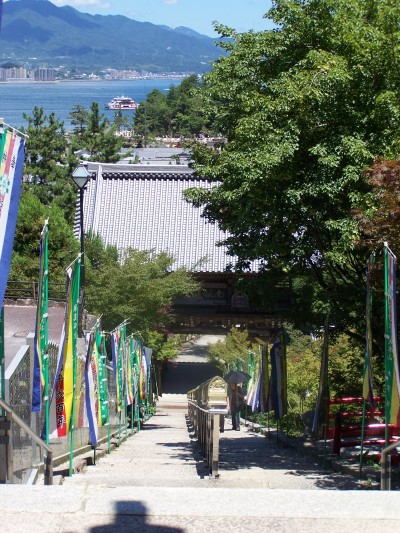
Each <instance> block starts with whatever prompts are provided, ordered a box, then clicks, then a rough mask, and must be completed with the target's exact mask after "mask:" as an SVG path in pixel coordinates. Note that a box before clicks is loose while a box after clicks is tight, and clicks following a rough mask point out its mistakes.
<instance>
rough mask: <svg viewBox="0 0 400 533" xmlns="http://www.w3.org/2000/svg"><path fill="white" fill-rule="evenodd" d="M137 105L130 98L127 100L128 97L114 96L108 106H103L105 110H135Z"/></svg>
mask: <svg viewBox="0 0 400 533" xmlns="http://www.w3.org/2000/svg"><path fill="white" fill-rule="evenodd" d="M138 106H139V104H137V103H136V102H135V101H134V100H132V98H129V96H116V97H115V98H113V99H112V100H111V102H108V104H106V105H105V108H106V109H117V110H119V109H121V110H124V109H137V108H138Z"/></svg>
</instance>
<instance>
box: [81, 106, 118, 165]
mask: <svg viewBox="0 0 400 533" xmlns="http://www.w3.org/2000/svg"><path fill="white" fill-rule="evenodd" d="M117 127H118V124H114V125H113V126H110V124H109V123H108V121H107V119H106V118H105V116H104V115H102V114H101V113H100V109H99V104H98V103H97V102H92V104H91V107H90V113H88V127H87V129H86V130H85V131H84V132H83V133H82V134H79V135H78V136H76V137H75V138H74V139H72V140H71V143H72V145H73V147H74V149H78V148H80V149H83V148H86V149H87V150H88V151H89V152H90V153H91V159H92V160H93V161H99V162H104V163H116V162H117V161H118V160H119V159H120V155H119V152H120V150H121V148H122V145H123V143H124V141H123V139H122V138H121V137H118V136H116V135H115V132H116V130H117Z"/></svg>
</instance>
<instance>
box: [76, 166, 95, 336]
mask: <svg viewBox="0 0 400 533" xmlns="http://www.w3.org/2000/svg"><path fill="white" fill-rule="evenodd" d="M90 177H91V173H90V172H89V171H88V168H87V165H85V164H83V163H81V164H80V165H79V167H77V168H76V169H75V170H74V171H73V173H72V179H73V180H74V182H75V184H76V185H77V186H78V188H79V225H80V236H81V276H80V278H81V284H80V285H81V287H80V298H79V317H78V337H83V312H84V308H85V253H84V252H85V233H84V229H83V194H84V191H85V186H86V184H87V182H88V180H89V178H90Z"/></svg>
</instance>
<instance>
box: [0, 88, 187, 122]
mask: <svg viewBox="0 0 400 533" xmlns="http://www.w3.org/2000/svg"><path fill="white" fill-rule="evenodd" d="M180 81H181V80H179V79H172V80H171V79H159V78H157V79H145V80H142V79H138V80H110V81H108V80H104V81H60V82H49V83H43V82H30V81H18V82H9V81H7V82H4V83H0V117H1V118H3V119H4V122H6V123H7V124H9V125H10V126H13V127H14V128H17V129H19V128H20V127H21V126H24V127H26V126H27V121H26V120H24V118H23V114H24V113H26V114H27V115H29V116H30V115H32V110H33V108H34V107H35V106H36V107H43V110H44V113H45V115H47V116H48V115H49V113H51V112H54V114H55V117H56V118H57V119H58V120H60V121H61V122H64V127H65V129H66V130H67V131H68V130H71V129H72V126H71V121H70V119H69V118H68V115H69V114H70V113H71V111H72V109H73V107H74V105H76V104H80V105H82V106H84V107H85V108H86V109H87V110H88V111H90V106H91V104H92V102H97V103H98V104H99V109H100V112H101V113H103V114H104V116H105V117H106V118H108V119H109V120H110V121H112V120H113V119H114V116H115V111H113V110H109V109H105V105H106V104H107V103H108V102H110V101H111V100H112V99H113V98H115V97H116V96H129V97H130V98H132V99H133V100H135V102H137V103H140V102H142V101H143V100H145V99H146V95H147V94H148V93H149V92H151V91H152V90H153V89H158V90H160V91H168V89H169V87H171V86H173V85H178V84H179V83H180ZM134 113H135V111H133V110H124V111H123V114H124V116H125V117H127V119H128V122H129V123H130V124H131V123H132V117H133V115H134Z"/></svg>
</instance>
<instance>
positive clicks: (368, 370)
mask: <svg viewBox="0 0 400 533" xmlns="http://www.w3.org/2000/svg"><path fill="white" fill-rule="evenodd" d="M374 259H375V256H374V255H373V254H372V255H371V257H370V258H369V261H368V264H367V274H366V278H367V279H366V302H365V360H364V371H363V394H362V395H363V398H364V400H365V401H367V402H369V403H370V405H371V406H372V407H374V405H375V404H374V386H373V381H372V367H371V357H372V330H371V318H372V289H371V270H372V265H373V263H374Z"/></svg>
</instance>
